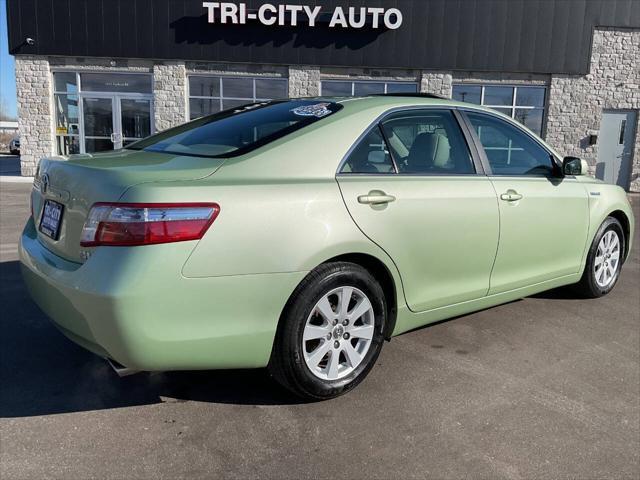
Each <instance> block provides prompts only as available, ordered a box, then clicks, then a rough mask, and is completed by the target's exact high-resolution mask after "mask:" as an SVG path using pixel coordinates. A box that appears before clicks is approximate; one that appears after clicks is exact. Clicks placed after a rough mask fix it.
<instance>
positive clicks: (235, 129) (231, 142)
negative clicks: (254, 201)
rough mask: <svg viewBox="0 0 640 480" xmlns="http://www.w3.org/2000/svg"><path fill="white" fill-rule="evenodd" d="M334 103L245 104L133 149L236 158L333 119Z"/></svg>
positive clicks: (154, 137)
mask: <svg viewBox="0 0 640 480" xmlns="http://www.w3.org/2000/svg"><path fill="white" fill-rule="evenodd" d="M341 108H342V106H341V105H339V104H337V103H333V102H322V101H318V100H295V101H281V102H262V103H253V104H248V105H244V106H242V107H238V108H235V109H231V110H225V111H224V112H221V113H218V114H215V115H211V116H208V117H204V118H201V119H199V120H195V121H193V122H190V123H187V124H185V125H182V126H179V127H176V128H172V129H170V130H167V131H165V132H162V133H159V134H157V135H153V136H151V137H149V138H146V139H144V140H141V141H139V142H136V143H133V144H131V145H129V146H128V147H127V148H129V149H133V150H145V151H149V152H162V153H171V154H176V155H193V156H202V157H223V158H224V157H234V156H238V155H243V154H245V153H247V152H249V151H251V150H254V149H256V148H259V147H261V146H264V145H267V144H268V143H271V142H273V141H275V140H277V139H279V138H282V137H284V136H286V135H290V134H291V133H293V132H295V131H297V130H300V129H301V128H304V127H306V126H309V125H311V124H314V123H316V122H318V121H321V120H322V119H324V118H326V117H329V116H331V115H332V114H334V113H335V112H337V111H339V110H340V109H341Z"/></svg>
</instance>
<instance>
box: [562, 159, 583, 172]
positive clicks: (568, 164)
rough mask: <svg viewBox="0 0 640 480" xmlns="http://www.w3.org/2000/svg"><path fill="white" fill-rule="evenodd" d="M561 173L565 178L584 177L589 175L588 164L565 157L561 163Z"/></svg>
mask: <svg viewBox="0 0 640 480" xmlns="http://www.w3.org/2000/svg"><path fill="white" fill-rule="evenodd" d="M562 172H563V173H564V174H565V175H567V176H577V175H586V174H587V173H589V164H588V163H587V161H586V160H582V159H581V158H578V157H565V158H564V160H563V161H562Z"/></svg>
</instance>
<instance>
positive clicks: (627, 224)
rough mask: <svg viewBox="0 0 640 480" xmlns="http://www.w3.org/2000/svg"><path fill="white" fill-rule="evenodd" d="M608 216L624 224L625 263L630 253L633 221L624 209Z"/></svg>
mask: <svg viewBox="0 0 640 480" xmlns="http://www.w3.org/2000/svg"><path fill="white" fill-rule="evenodd" d="M607 217H612V218H615V219H616V220H618V221H619V222H620V224H621V225H622V231H623V233H624V255H623V260H622V263H623V264H624V262H625V261H626V260H627V257H628V255H629V247H630V245H629V244H630V241H631V221H630V220H629V217H627V214H626V213H625V212H623V211H622V210H614V211H612V212H610V213H609V214H608V215H607Z"/></svg>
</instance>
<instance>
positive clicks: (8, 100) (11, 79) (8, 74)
mask: <svg viewBox="0 0 640 480" xmlns="http://www.w3.org/2000/svg"><path fill="white" fill-rule="evenodd" d="M0 105H2V106H3V108H6V113H7V114H9V116H11V117H14V118H15V117H16V116H17V111H16V76H15V62H14V60H13V57H12V56H11V55H9V46H8V39H7V0H0Z"/></svg>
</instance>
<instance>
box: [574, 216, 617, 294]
mask: <svg viewBox="0 0 640 480" xmlns="http://www.w3.org/2000/svg"><path fill="white" fill-rule="evenodd" d="M625 249H626V239H625V236H624V230H623V228H622V225H621V224H620V222H619V221H618V220H617V219H615V218H613V217H607V219H606V220H605V221H604V222H603V223H602V225H601V226H600V228H599V229H598V232H597V233H596V235H595V237H594V239H593V242H592V243H591V247H590V248H589V254H588V256H587V262H586V265H585V267H584V272H583V274H582V278H581V279H580V282H578V283H577V284H576V285H575V286H574V290H575V291H576V292H577V293H579V294H580V295H582V296H584V297H586V298H599V297H602V296H604V295H607V294H608V293H609V292H611V290H613V287H615V285H616V283H617V282H618V278H619V277H620V270H621V268H622V264H623V263H624V256H625V251H626V250H625Z"/></svg>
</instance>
